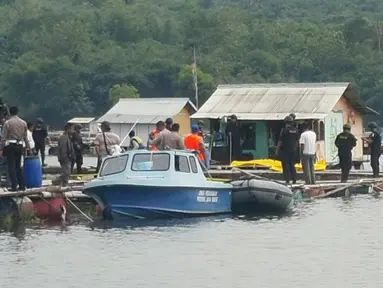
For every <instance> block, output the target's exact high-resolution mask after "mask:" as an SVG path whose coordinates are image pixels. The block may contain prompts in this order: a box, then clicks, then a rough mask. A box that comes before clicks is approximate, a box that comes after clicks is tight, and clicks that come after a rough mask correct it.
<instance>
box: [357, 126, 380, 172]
mask: <svg viewBox="0 0 383 288" xmlns="http://www.w3.org/2000/svg"><path fill="white" fill-rule="evenodd" d="M368 128H370V130H371V134H370V136H369V137H367V138H362V139H363V140H364V141H366V142H367V143H368V144H369V146H370V153H371V154H370V155H371V157H370V158H371V159H370V161H371V168H372V174H373V176H374V178H379V158H380V154H381V153H380V147H381V145H382V137H381V136H380V133H379V132H380V131H379V127H378V124H376V123H375V122H370V123H369V124H368Z"/></svg>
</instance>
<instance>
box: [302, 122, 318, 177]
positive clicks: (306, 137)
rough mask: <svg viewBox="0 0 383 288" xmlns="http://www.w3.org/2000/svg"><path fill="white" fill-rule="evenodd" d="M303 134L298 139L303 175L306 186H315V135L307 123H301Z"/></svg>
mask: <svg viewBox="0 0 383 288" xmlns="http://www.w3.org/2000/svg"><path fill="white" fill-rule="evenodd" d="M302 126H303V133H302V134H301V137H300V139H299V144H300V153H301V160H302V168H303V175H304V178H305V183H306V184H315V170H314V164H315V157H316V147H315V146H316V141H317V135H316V134H315V132H314V131H312V130H311V129H310V126H309V124H308V123H307V122H305V123H303V125H302Z"/></svg>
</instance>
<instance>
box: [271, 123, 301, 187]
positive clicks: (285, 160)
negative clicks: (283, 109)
mask: <svg viewBox="0 0 383 288" xmlns="http://www.w3.org/2000/svg"><path fill="white" fill-rule="evenodd" d="M284 121H285V127H284V128H283V129H282V130H281V133H280V135H279V141H278V144H277V149H276V154H277V155H280V159H281V161H282V169H283V178H284V180H285V181H286V183H287V184H289V183H290V181H291V180H292V181H293V184H295V183H296V181H297V172H296V170H295V163H296V159H297V152H298V151H297V148H298V139H299V135H298V130H297V128H296V125H295V123H294V119H293V118H292V117H291V116H287V117H286V118H285V119H284Z"/></svg>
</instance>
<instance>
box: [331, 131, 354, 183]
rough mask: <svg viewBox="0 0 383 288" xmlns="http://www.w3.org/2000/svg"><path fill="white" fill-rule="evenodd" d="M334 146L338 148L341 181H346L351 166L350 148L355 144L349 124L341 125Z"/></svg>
mask: <svg viewBox="0 0 383 288" xmlns="http://www.w3.org/2000/svg"><path fill="white" fill-rule="evenodd" d="M335 146H336V147H337V148H338V157H339V166H340V169H341V171H342V175H341V180H340V181H341V182H347V180H348V175H349V173H350V170H351V167H352V152H351V151H352V149H353V148H354V147H355V146H356V138H355V136H354V135H353V134H352V133H351V126H350V125H349V124H344V125H343V132H342V133H340V134H338V136H336V139H335Z"/></svg>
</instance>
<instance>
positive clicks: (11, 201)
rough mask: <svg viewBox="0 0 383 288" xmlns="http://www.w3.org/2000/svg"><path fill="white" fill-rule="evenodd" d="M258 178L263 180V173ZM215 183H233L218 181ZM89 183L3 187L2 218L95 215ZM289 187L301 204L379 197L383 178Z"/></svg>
mask: <svg viewBox="0 0 383 288" xmlns="http://www.w3.org/2000/svg"><path fill="white" fill-rule="evenodd" d="M250 171H251V170H250ZM250 171H249V172H250ZM220 172H222V171H220ZM225 172H230V173H231V174H234V175H236V176H238V177H239V176H240V175H242V176H243V175H244V174H243V172H242V173H241V172H240V171H225ZM318 174H319V173H318ZM248 177H250V176H248ZM254 177H259V174H258V175H255V176H254ZM215 181H230V180H227V179H226V180H225V179H215ZM271 181H277V180H271ZM85 182H86V181H78V180H77V181H70V184H69V186H67V187H60V186H51V181H49V180H44V182H43V185H44V186H43V187H40V188H32V189H27V190H26V191H17V192H11V191H7V190H6V189H1V188H0V216H2V215H4V214H7V213H8V214H9V213H13V214H17V215H19V214H25V213H29V214H30V213H31V211H33V214H34V216H36V217H38V218H40V219H44V220H63V219H67V217H68V213H69V210H70V208H71V205H72V206H73V203H76V204H78V205H80V204H84V205H87V207H88V209H91V210H93V211H94V213H96V212H97V213H100V211H98V210H99V209H98V208H97V206H96V202H95V201H94V200H93V199H92V198H91V197H89V196H87V195H85V194H83V193H82V192H81V191H82V189H83V186H84V184H85ZM281 182H282V181H281ZM282 183H283V182H282ZM289 188H291V190H292V191H293V192H294V198H295V199H296V200H297V201H299V200H300V199H302V200H303V199H318V198H329V197H344V196H351V195H356V194H377V193H380V192H383V178H379V179H373V178H363V179H354V180H350V181H349V182H347V183H340V182H339V181H329V180H327V181H323V180H321V181H317V183H316V184H314V185H305V184H304V183H303V182H301V183H299V182H298V183H297V184H293V185H289ZM70 204H71V205H70Z"/></svg>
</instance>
